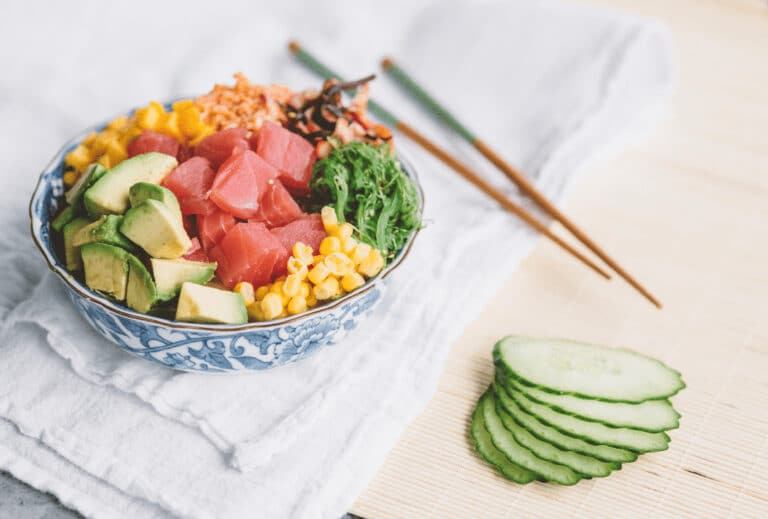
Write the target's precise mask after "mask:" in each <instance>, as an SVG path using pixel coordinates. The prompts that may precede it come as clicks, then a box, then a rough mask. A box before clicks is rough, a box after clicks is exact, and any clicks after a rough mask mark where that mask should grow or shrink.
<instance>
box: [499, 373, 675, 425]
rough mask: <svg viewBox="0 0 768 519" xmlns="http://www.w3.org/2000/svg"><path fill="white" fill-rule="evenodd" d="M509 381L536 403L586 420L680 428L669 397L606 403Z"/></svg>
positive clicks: (515, 388)
mask: <svg viewBox="0 0 768 519" xmlns="http://www.w3.org/2000/svg"><path fill="white" fill-rule="evenodd" d="M506 383H507V385H509V386H510V388H512V389H514V390H515V391H519V392H520V393H523V394H524V395H525V396H527V397H528V398H529V399H531V400H533V401H534V402H537V403H539V404H544V405H546V406H548V407H551V408H552V409H554V410H555V411H559V412H561V413H564V414H569V415H572V416H575V417H577V418H581V419H582V420H588V421H593V422H602V423H604V424H605V425H609V426H611V427H626V428H628V429H638V430H640V431H648V432H660V431H668V430H670V429H677V427H678V426H679V425H680V421H679V418H680V414H679V413H678V412H677V411H675V409H674V408H673V407H672V404H670V403H669V400H647V401H645V402H640V403H639V404H626V403H623V402H602V401H600V400H590V399H586V398H579V397H576V396H573V395H557V394H555V393H549V392H547V391H542V390H541V389H539V388H537V387H533V386H526V385H525V384H522V383H521V382H520V381H518V380H515V379H513V378H509V379H507V380H506Z"/></svg>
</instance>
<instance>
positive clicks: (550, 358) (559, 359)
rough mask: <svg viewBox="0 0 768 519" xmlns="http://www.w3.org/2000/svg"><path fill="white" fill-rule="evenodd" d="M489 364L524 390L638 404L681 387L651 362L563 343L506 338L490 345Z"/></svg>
mask: <svg viewBox="0 0 768 519" xmlns="http://www.w3.org/2000/svg"><path fill="white" fill-rule="evenodd" d="M493 359H494V362H495V363H496V365H497V366H500V367H501V368H502V369H504V370H505V371H506V372H507V373H508V374H509V375H510V376H513V377H516V378H519V379H520V380H521V381H523V382H525V383H527V384H528V385H531V386H539V387H540V389H542V390H544V391H549V392H551V393H565V394H571V395H576V396H580V397H583V398H594V399H597V400H606V401H611V402H642V401H645V400H654V399H659V398H667V397H669V396H672V395H674V394H675V393H677V392H678V391H680V390H681V389H682V388H684V387H685V383H684V382H683V381H682V380H681V378H680V374H679V373H678V372H677V371H675V370H673V369H671V368H668V367H667V366H665V365H664V364H662V363H661V362H659V361H657V360H655V359H651V358H649V357H645V356H643V355H640V354H639V353H635V352H632V351H629V350H618V349H612V348H606V347H603V346H595V345H592V344H584V343H579V342H572V341H568V340H564V339H534V338H530V337H516V336H512V337H506V338H504V339H501V340H500V341H499V342H497V343H496V345H495V346H494V348H493Z"/></svg>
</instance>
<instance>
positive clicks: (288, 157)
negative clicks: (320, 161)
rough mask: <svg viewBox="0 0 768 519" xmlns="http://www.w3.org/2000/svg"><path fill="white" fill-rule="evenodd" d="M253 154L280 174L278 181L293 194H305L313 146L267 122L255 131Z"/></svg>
mask: <svg viewBox="0 0 768 519" xmlns="http://www.w3.org/2000/svg"><path fill="white" fill-rule="evenodd" d="M256 153H257V154H258V155H259V156H260V157H261V158H263V159H264V160H265V161H267V162H269V163H270V164H271V165H272V166H274V167H275V168H276V169H277V170H278V171H279V172H280V181H281V182H282V183H283V184H284V185H285V187H287V188H288V189H289V190H290V191H292V192H294V193H307V192H308V191H309V180H310V178H312V166H313V165H314V164H315V158H316V157H315V147H314V146H312V144H310V143H309V141H307V140H306V139H304V138H303V137H301V136H300V135H297V134H295V133H293V132H291V131H289V130H286V129H285V128H283V127H282V126H280V125H279V124H277V123H273V122H271V121H267V122H265V123H264V125H263V126H262V127H261V130H260V131H259V137H258V140H257V145H256Z"/></svg>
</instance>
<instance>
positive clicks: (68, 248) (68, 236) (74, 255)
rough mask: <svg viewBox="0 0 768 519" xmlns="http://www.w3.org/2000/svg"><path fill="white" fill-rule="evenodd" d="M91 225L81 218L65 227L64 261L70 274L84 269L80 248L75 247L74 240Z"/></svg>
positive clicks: (86, 219)
mask: <svg viewBox="0 0 768 519" xmlns="http://www.w3.org/2000/svg"><path fill="white" fill-rule="evenodd" d="M89 223H91V222H89V221H88V218H84V217H82V216H80V217H78V218H75V219H74V220H72V221H71V222H69V223H68V224H67V225H65V226H64V229H63V231H62V235H63V236H64V259H65V262H66V264H67V270H68V271H70V272H74V271H75V270H80V269H82V268H83V259H82V257H81V256H80V247H77V246H75V244H74V239H75V236H76V235H77V233H78V231H80V229H82V228H83V227H85V226H86V225H88V224H89Z"/></svg>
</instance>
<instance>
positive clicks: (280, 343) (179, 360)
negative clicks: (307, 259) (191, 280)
mask: <svg viewBox="0 0 768 519" xmlns="http://www.w3.org/2000/svg"><path fill="white" fill-rule="evenodd" d="M104 126H105V125H100V126H97V127H94V128H91V129H88V130H87V131H85V132H83V133H82V134H80V135H78V136H77V137H75V138H73V139H71V140H70V141H69V142H67V143H66V144H65V145H64V147H63V148H62V149H61V150H60V151H59V152H58V153H57V154H56V155H55V156H54V158H53V160H52V161H51V163H50V164H49V165H48V167H47V168H46V169H45V170H44V171H43V173H42V174H41V175H40V180H39V181H38V184H37V187H36V188H35V191H34V193H33V195H32V199H31V201H30V204H29V215H30V224H31V233H32V238H33V240H34V242H35V244H36V245H37V247H38V249H39V250H40V252H41V253H42V255H43V257H44V258H45V260H46V262H47V263H48V266H49V268H50V269H51V270H52V271H53V272H54V273H55V274H57V275H58V276H59V278H60V279H61V280H62V282H63V283H64V286H65V288H66V293H67V295H68V296H69V299H70V300H71V302H72V304H74V305H75V307H76V308H77V310H78V311H79V312H80V314H81V315H82V316H83V318H84V319H85V320H86V321H87V322H88V323H89V324H90V325H91V326H92V327H93V328H94V329H95V330H96V331H98V332H99V333H100V334H101V335H102V336H104V338H106V339H107V340H108V341H110V342H112V343H114V344H116V345H118V346H119V347H120V348H122V349H123V350H125V351H127V352H129V353H131V354H133V355H136V356H138V357H141V358H143V359H146V360H149V361H151V362H155V363H158V364H161V365H163V366H167V367H170V368H173V369H178V370H183V371H196V372H204V373H236V372H242V371H246V370H251V371H259V370H265V369H270V368H274V367H277V366H282V365H284V364H289V363H291V362H296V361H298V360H300V359H302V358H304V357H306V356H307V355H309V354H310V353H312V352H314V351H316V350H318V349H320V348H321V347H322V346H325V345H329V344H333V343H335V342H337V341H339V340H341V339H342V338H343V337H344V335H345V334H346V333H347V332H348V331H350V330H352V329H354V328H355V327H356V326H357V324H358V323H359V321H360V319H362V318H364V317H365V316H367V315H369V314H370V313H371V311H372V310H373V309H374V307H375V306H376V304H377V303H378V302H379V301H380V300H381V298H382V296H383V294H384V292H385V283H386V281H387V279H388V277H389V275H390V274H391V273H392V272H393V271H394V270H395V269H396V268H397V266H398V265H399V264H400V263H401V262H402V261H403V260H404V259H405V257H406V256H407V254H408V252H409V251H410V248H411V246H412V244H413V241H414V239H415V237H416V235H417V234H418V231H417V232H416V233H414V235H413V236H411V238H410V239H409V241H408V243H407V244H406V245H405V247H404V248H403V250H402V251H400V253H399V254H398V256H397V257H396V258H395V259H394V260H393V261H392V263H390V264H389V265H388V266H387V268H386V269H385V270H384V271H383V272H382V274H381V275H380V276H379V277H378V278H376V279H375V280H373V281H371V282H369V283H368V284H367V285H365V286H364V287H362V288H361V289H359V290H357V291H355V292H353V293H351V294H348V295H346V296H344V297H342V298H340V299H338V300H336V301H334V302H332V303H330V304H327V305H324V306H320V307H316V308H314V309H312V310H310V311H308V312H306V313H303V314H301V315H297V316H293V317H287V318H283V319H279V320H275V321H270V322H266V323H248V324H244V325H214V324H196V323H184V322H179V321H173V320H169V319H163V318H161V317H155V316H152V315H146V314H141V313H139V312H135V311H133V310H131V309H129V308H126V307H124V306H121V305H119V304H117V303H115V302H114V301H112V300H110V299H108V298H106V297H104V296H102V295H101V294H99V293H97V292H94V291H93V290H90V289H89V288H88V287H87V286H85V285H84V284H83V283H81V282H80V281H79V280H77V279H76V278H75V277H74V276H72V275H71V274H70V273H69V272H67V270H66V268H65V267H64V264H63V263H62V261H61V260H60V259H59V257H58V255H57V253H56V252H55V250H54V247H53V242H52V237H51V234H50V224H49V220H50V217H51V215H53V214H55V213H56V210H57V208H58V207H59V204H61V203H62V196H63V194H64V185H63V182H62V176H63V174H64V155H65V154H66V153H67V152H69V151H70V150H71V149H73V148H74V147H75V146H76V145H77V144H78V143H79V142H80V141H82V139H83V138H84V137H85V135H87V133H88V132H90V131H93V130H99V129H101V128H103V127H104ZM400 160H401V163H402V165H403V168H404V170H405V171H406V173H407V174H408V175H409V176H411V178H413V179H414V180H415V182H416V185H417V188H418V191H419V197H420V201H421V206H422V207H423V195H422V192H421V187H420V186H419V183H418V179H417V178H416V175H415V172H414V169H413V167H412V166H411V165H410V163H409V162H407V160H405V159H403V157H402V156H401V157H400Z"/></svg>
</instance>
